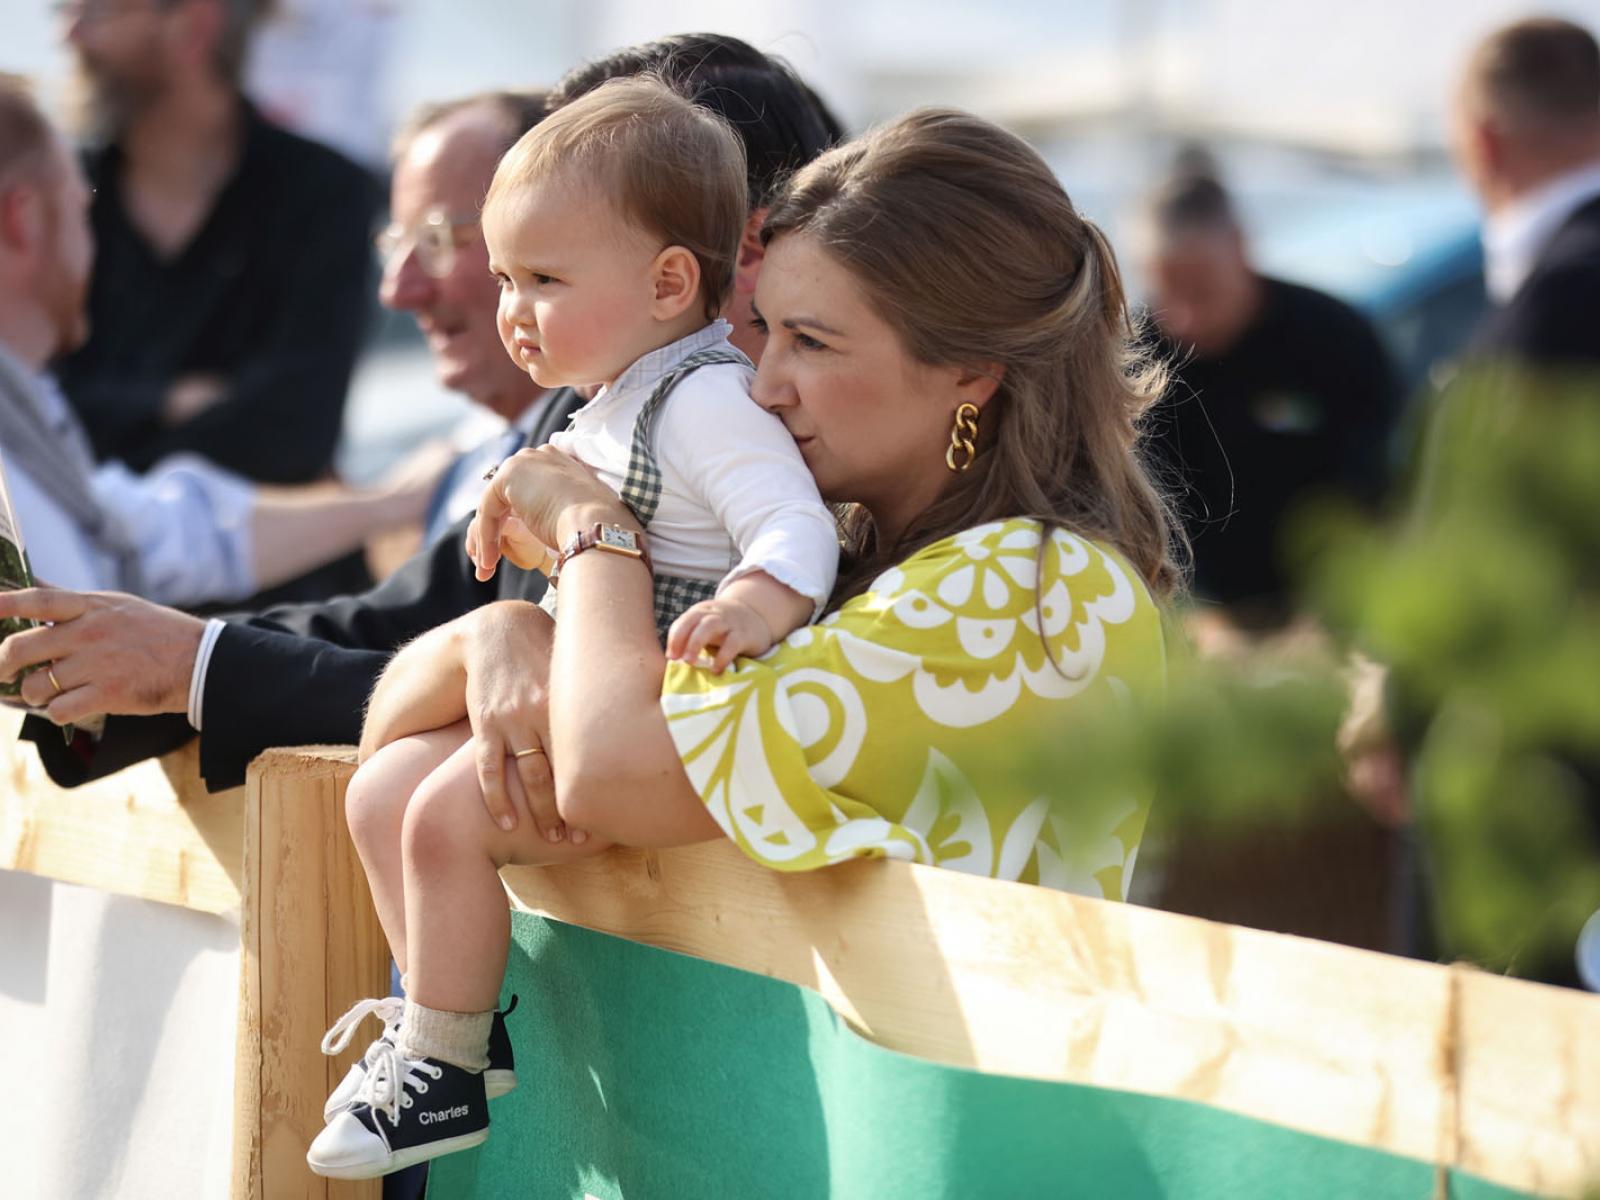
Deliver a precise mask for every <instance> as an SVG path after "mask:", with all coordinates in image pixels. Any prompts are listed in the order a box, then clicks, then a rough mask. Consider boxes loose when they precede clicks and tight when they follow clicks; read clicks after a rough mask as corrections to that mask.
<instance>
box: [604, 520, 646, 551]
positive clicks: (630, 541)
mask: <svg viewBox="0 0 1600 1200" xmlns="http://www.w3.org/2000/svg"><path fill="white" fill-rule="evenodd" d="M600 541H601V542H602V543H603V544H605V545H607V546H611V547H613V548H614V549H617V550H627V551H628V552H630V553H632V554H637V553H639V538H638V536H637V535H636V534H635V533H634V532H633V530H631V529H618V528H617V527H616V526H614V525H604V526H602V527H601V529H600Z"/></svg>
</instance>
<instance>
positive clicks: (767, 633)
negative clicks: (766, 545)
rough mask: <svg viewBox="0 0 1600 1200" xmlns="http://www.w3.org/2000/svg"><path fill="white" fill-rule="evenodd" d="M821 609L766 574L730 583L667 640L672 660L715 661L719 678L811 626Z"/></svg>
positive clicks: (676, 623) (688, 614) (687, 614)
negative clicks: (740, 662) (738, 663)
mask: <svg viewBox="0 0 1600 1200" xmlns="http://www.w3.org/2000/svg"><path fill="white" fill-rule="evenodd" d="M815 608H816V605H815V603H814V602H813V601H812V600H811V598H810V597H809V596H802V595H801V594H800V593H799V592H797V591H795V590H794V589H793V588H789V587H785V586H784V585H783V584H781V583H779V582H778V581H777V580H776V579H774V578H773V577H772V576H771V575H768V574H767V573H766V572H765V571H751V572H749V573H748V574H745V575H741V576H739V577H738V578H737V579H735V580H733V582H731V583H729V584H728V585H727V586H726V587H724V588H723V589H722V591H721V592H720V593H718V595H717V596H716V598H715V599H712V600H702V601H701V602H700V603H699V604H696V605H694V606H692V607H691V608H689V609H686V610H685V611H684V613H683V615H682V616H680V617H679V618H678V619H677V620H676V621H674V622H673V623H672V629H671V630H670V631H669V632H668V634H667V657H668V658H678V659H682V660H683V661H684V662H689V663H693V662H698V661H700V656H701V655H702V654H703V653H707V654H709V655H710V657H711V664H710V666H711V670H712V672H713V673H715V674H718V675H720V674H721V673H722V672H723V671H724V670H726V669H727V666H728V664H729V663H731V662H732V661H733V660H734V659H736V658H740V657H742V656H745V655H750V654H762V653H765V652H766V651H767V650H768V649H770V648H771V647H772V645H773V644H774V643H775V642H778V641H780V640H781V639H783V638H785V637H787V636H788V635H789V634H791V633H793V632H794V631H795V630H796V629H799V628H800V626H802V625H804V624H806V622H808V621H809V620H811V614H812V612H813V611H815Z"/></svg>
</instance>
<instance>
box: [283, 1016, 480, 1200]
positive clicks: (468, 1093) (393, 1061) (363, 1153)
mask: <svg viewBox="0 0 1600 1200" xmlns="http://www.w3.org/2000/svg"><path fill="white" fill-rule="evenodd" d="M488 1136H489V1098H488V1096H487V1095H485V1093H484V1088H483V1075H482V1073H481V1072H474V1071H467V1070H464V1069H463V1068H461V1067H457V1066H453V1065H451V1064H450V1063H447V1062H439V1061H438V1060H437V1059H432V1058H407V1057H406V1056H405V1055H404V1054H402V1053H401V1052H400V1049H399V1047H397V1046H393V1045H390V1044H388V1043H386V1042H383V1041H382V1040H381V1039H380V1040H379V1042H378V1050H377V1052H376V1053H374V1054H373V1055H372V1061H371V1063H370V1064H369V1065H368V1070H367V1072H366V1074H365V1076H364V1078H363V1079H362V1084H361V1088H360V1091H359V1092H357V1094H356V1098H355V1100H354V1102H353V1103H352V1104H351V1105H350V1106H349V1107H348V1108H346V1109H344V1110H343V1111H342V1112H338V1113H335V1114H334V1117H333V1120H331V1121H330V1122H328V1125H327V1128H325V1129H324V1130H323V1131H322V1132H321V1133H319V1134H318V1135H317V1137H316V1140H315V1141H313V1142H312V1143H311V1147H310V1149H308V1150H307V1151H306V1163H307V1164H308V1165H309V1166H310V1167H311V1169H312V1170H313V1171H315V1172H316V1173H317V1174H318V1175H322V1176H325V1177H327V1178H329V1179H374V1178H376V1177H378V1176H379V1175H387V1174H389V1173H390V1172H391V1171H399V1170H402V1169H404V1168H405V1167H409V1166H413V1165H415V1164H416V1163H419V1162H425V1161H427V1160H428V1159H430V1158H438V1157H439V1156H440V1155H441V1154H452V1153H454V1152H455V1151H457V1150H466V1149H468V1148H470V1147H472V1146H477V1145H480V1144H482V1142H483V1141H484V1140H485V1139H487V1138H488Z"/></svg>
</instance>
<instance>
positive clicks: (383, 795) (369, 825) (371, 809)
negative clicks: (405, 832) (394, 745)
mask: <svg viewBox="0 0 1600 1200" xmlns="http://www.w3.org/2000/svg"><path fill="white" fill-rule="evenodd" d="M384 757H385V756H384V755H383V754H382V753H381V752H380V753H378V754H376V755H374V756H373V757H371V758H369V759H368V760H367V761H366V762H364V763H362V764H361V765H360V766H359V767H357V768H356V773H355V774H354V775H353V776H351V778H350V783H349V786H348V787H346V789H345V794H344V820H345V824H346V825H347V826H349V829H350V836H351V837H352V838H354V839H355V842H356V845H358V846H359V845H363V844H366V843H367V842H369V841H371V840H372V839H373V838H375V837H378V836H382V835H384V834H387V835H388V836H390V837H393V836H394V834H395V833H396V832H397V830H398V828H399V824H400V819H401V816H402V814H403V813H404V811H405V806H406V799H407V797H406V794H405V789H404V788H403V787H402V786H400V781H399V780H398V779H396V778H395V777H394V776H395V772H393V771H390V770H388V769H386V763H385V761H384Z"/></svg>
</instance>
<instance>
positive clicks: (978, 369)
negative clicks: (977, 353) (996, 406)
mask: <svg viewBox="0 0 1600 1200" xmlns="http://www.w3.org/2000/svg"><path fill="white" fill-rule="evenodd" d="M952 369H953V370H954V371H955V373H956V375H955V388H956V397H957V403H959V404H974V405H976V406H977V407H978V408H979V410H982V408H983V406H984V405H985V404H988V403H989V401H990V400H991V399H992V398H993V397H994V394H995V393H996V392H997V391H999V390H1000V383H1001V381H1002V380H1003V379H1005V377H1006V368H1005V364H1004V363H997V362H989V363H979V364H977V365H975V366H970V367H955V368H952Z"/></svg>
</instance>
